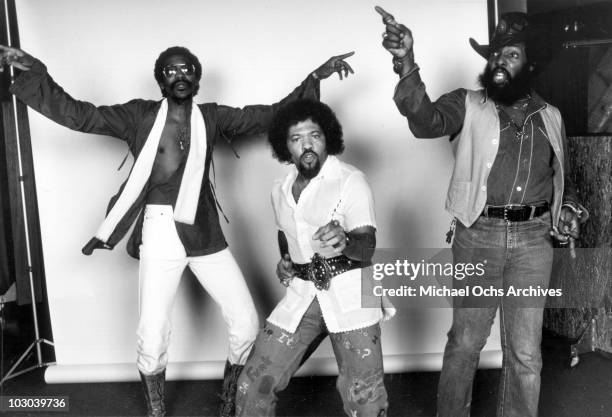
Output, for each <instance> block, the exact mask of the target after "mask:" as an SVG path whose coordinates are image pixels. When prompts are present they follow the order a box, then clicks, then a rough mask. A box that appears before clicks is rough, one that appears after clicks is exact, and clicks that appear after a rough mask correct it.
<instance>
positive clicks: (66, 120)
mask: <svg viewBox="0 0 612 417" xmlns="http://www.w3.org/2000/svg"><path fill="white" fill-rule="evenodd" d="M10 92H11V93H13V94H15V95H16V96H17V98H18V99H19V100H20V101H22V102H23V103H25V104H26V105H28V106H29V107H31V108H32V109H34V110H36V111H37V112H39V113H41V114H43V115H44V116H46V117H48V118H49V119H51V120H53V121H54V122H56V123H59V124H60V125H62V126H65V127H67V128H69V129H72V130H78V131H79V132H85V133H96V134H100V135H108V136H113V137H116V138H119V139H123V140H129V139H130V138H132V137H133V136H134V134H135V129H136V126H137V125H136V123H135V120H136V119H137V118H138V114H139V113H140V111H141V109H140V107H141V103H143V102H144V101H143V100H132V101H130V102H128V103H125V104H116V105H113V106H95V105H94V104H91V103H88V102H86V101H80V100H76V99H74V98H73V97H71V96H70V95H69V94H68V93H66V92H65V91H64V89H63V88H62V87H60V86H59V85H58V84H57V83H56V82H55V81H54V80H53V78H51V76H50V75H49V74H48V72H47V68H46V66H45V65H44V64H43V63H42V62H40V61H38V60H36V61H35V62H34V64H33V65H32V67H31V68H30V70H29V71H24V72H22V73H21V74H20V75H19V77H18V78H17V79H16V80H15V82H14V83H13V85H11V87H10Z"/></svg>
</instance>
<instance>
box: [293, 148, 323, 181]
mask: <svg viewBox="0 0 612 417" xmlns="http://www.w3.org/2000/svg"><path fill="white" fill-rule="evenodd" d="M306 155H312V156H314V157H315V158H316V159H315V161H314V163H312V164H308V163H305V162H303V158H304V157H305V156H306ZM297 170H298V172H299V173H300V174H301V175H302V176H303V177H304V178H306V179H309V180H311V179H313V178H314V177H316V176H317V174H318V173H319V171H321V160H320V158H319V155H317V154H316V152H314V151H305V152H304V153H303V154H302V155H301V156H300V161H299V163H298V164H297Z"/></svg>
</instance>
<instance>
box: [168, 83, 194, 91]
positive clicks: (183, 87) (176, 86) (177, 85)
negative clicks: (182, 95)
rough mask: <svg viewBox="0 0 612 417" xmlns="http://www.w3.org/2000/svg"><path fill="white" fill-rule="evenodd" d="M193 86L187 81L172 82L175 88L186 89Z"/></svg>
mask: <svg viewBox="0 0 612 417" xmlns="http://www.w3.org/2000/svg"><path fill="white" fill-rule="evenodd" d="M190 87H191V83H189V82H187V81H176V82H175V83H173V84H172V89H173V90H178V91H185V90H187V89H189V88H190Z"/></svg>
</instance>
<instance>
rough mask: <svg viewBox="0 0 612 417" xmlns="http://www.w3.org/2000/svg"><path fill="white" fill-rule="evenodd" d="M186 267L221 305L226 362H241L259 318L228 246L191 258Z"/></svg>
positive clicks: (249, 347)
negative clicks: (224, 326)
mask: <svg viewBox="0 0 612 417" xmlns="http://www.w3.org/2000/svg"><path fill="white" fill-rule="evenodd" d="M188 259H189V264H188V265H189V268H190V269H191V270H192V271H193V273H194V275H195V276H196V278H197V279H198V281H200V283H201V284H202V286H203V287H204V289H205V290H206V291H207V292H208V293H209V294H210V296H211V297H212V298H213V300H215V302H216V303H217V304H218V305H219V307H220V308H221V313H222V314H223V319H224V320H225V325H226V326H227V331H228V335H229V355H228V358H229V361H230V363H231V364H234V365H244V363H245V362H246V359H247V357H248V355H249V352H250V351H251V348H252V347H253V342H254V341H255V337H256V336H257V330H258V328H259V320H258V318H257V311H256V310H255V305H254V304H253V299H252V298H251V294H250V292H249V289H248V287H247V285H246V283H245V281H244V277H243V276H242V272H241V271H240V268H239V267H238V264H237V263H236V261H235V260H234V257H233V256H232V254H231V252H230V251H229V249H224V250H222V251H220V252H217V253H213V254H211V255H205V256H197V257H190V258H188Z"/></svg>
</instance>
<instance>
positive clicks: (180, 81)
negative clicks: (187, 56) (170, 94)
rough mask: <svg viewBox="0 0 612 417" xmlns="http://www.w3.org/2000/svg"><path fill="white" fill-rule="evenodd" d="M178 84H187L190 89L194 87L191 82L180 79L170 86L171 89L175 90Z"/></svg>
mask: <svg viewBox="0 0 612 417" xmlns="http://www.w3.org/2000/svg"><path fill="white" fill-rule="evenodd" d="M178 83H185V84H187V85H188V86H189V87H193V84H192V83H191V82H190V81H189V80H185V79H180V80H176V81H174V82H173V83H172V84H170V88H174V87H176V85H177V84H178Z"/></svg>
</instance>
